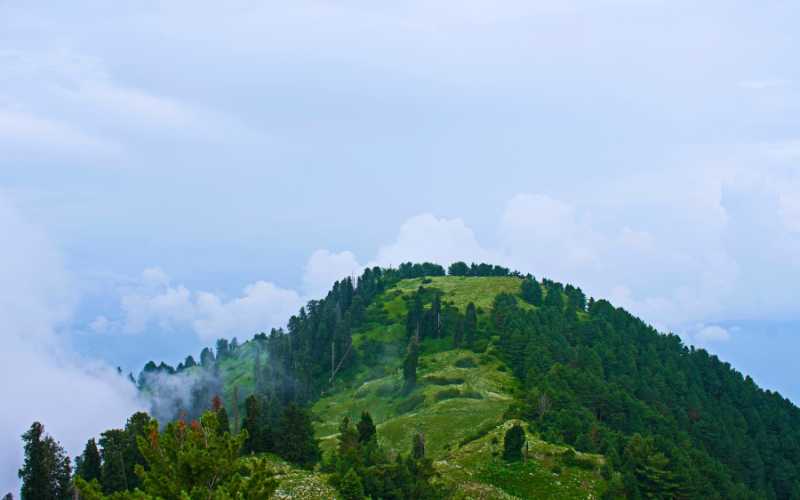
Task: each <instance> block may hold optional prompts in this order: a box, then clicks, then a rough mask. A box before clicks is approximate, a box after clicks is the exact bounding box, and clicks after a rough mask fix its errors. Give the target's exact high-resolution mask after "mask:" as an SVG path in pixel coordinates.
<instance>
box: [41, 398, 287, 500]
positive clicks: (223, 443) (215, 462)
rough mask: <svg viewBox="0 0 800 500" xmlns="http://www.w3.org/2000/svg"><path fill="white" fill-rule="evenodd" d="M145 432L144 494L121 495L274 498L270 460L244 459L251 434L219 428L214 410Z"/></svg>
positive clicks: (88, 489) (88, 492) (90, 490)
mask: <svg viewBox="0 0 800 500" xmlns="http://www.w3.org/2000/svg"><path fill="white" fill-rule="evenodd" d="M146 434H147V435H148V437H147V438H145V437H142V436H139V437H138V446H139V448H140V449H141V451H142V453H143V456H144V458H145V465H138V466H137V470H136V472H137V475H138V476H139V477H141V487H140V490H141V492H137V493H136V494H129V495H122V496H120V497H119V498H128V499H132V498H136V499H140V498H141V499H144V498H148V499H149V498H163V499H189V498H191V499H199V498H203V499H230V498H269V497H270V496H271V495H272V493H273V492H274V491H275V489H276V487H277V481H276V480H275V473H274V471H273V470H271V467H270V465H269V464H268V463H267V461H266V460H259V459H254V460H247V461H241V460H240V459H239V450H240V447H241V445H242V441H243V440H244V438H245V437H246V436H245V435H244V433H242V434H241V435H239V436H232V435H231V434H230V433H222V432H219V428H218V426H217V420H216V414H215V413H214V412H212V411H209V412H206V413H205V414H204V415H203V416H202V417H201V418H200V420H199V421H193V422H192V424H191V425H188V426H187V425H186V423H185V422H184V421H182V420H179V421H177V422H172V423H170V424H168V425H167V427H166V428H165V429H164V431H163V432H161V433H159V432H158V424H157V423H156V422H155V421H151V422H150V424H149V426H148V429H147V431H146ZM76 485H77V488H78V490H79V491H80V494H81V497H82V498H87V499H99V498H103V497H102V495H101V494H100V492H99V491H97V489H96V488H95V487H94V486H93V485H92V484H90V483H87V482H86V481H84V480H83V479H82V478H77V479H76ZM48 498H49V497H48ZM115 498H117V497H115Z"/></svg>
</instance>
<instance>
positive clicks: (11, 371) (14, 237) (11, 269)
mask: <svg viewBox="0 0 800 500" xmlns="http://www.w3.org/2000/svg"><path fill="white" fill-rule="evenodd" d="M0 234H4V235H7V236H8V237H7V238H6V239H5V240H4V244H3V245H1V246H0V262H2V263H3V265H2V266H0V342H2V345H3V354H4V356H3V362H2V363H0V379H2V380H3V383H2V384H0V399H2V401H4V402H5V404H4V409H3V418H2V419H0V491H2V492H3V493H5V492H6V491H12V490H16V487H17V474H16V472H17V469H18V468H19V467H20V465H21V463H22V446H21V440H20V435H21V434H22V433H23V432H25V431H26V430H27V428H28V427H29V426H30V424H31V423H32V422H34V421H36V420H38V421H40V422H42V423H43V424H44V425H45V429H46V430H47V431H48V432H49V433H51V434H52V435H53V436H54V437H55V438H56V439H58V440H60V441H61V443H62V444H63V445H64V446H65V447H66V449H67V450H68V452H69V454H70V455H71V456H73V457H74V456H75V454H77V453H80V452H81V451H82V450H83V445H84V444H85V440H86V439H88V438H89V437H92V436H96V435H97V434H98V433H99V432H101V431H103V430H106V429H108V428H111V427H115V426H119V425H121V424H122V423H124V421H125V419H126V418H127V417H128V416H130V414H131V413H133V412H134V411H136V410H137V409H139V408H140V407H141V405H140V403H139V401H137V399H136V394H135V390H134V388H133V387H132V386H131V384H129V383H128V382H127V381H126V380H124V379H123V378H122V377H119V376H118V375H117V374H116V371H114V370H112V369H111V368H109V367H108V366H105V365H104V364H102V363H99V362H97V361H93V360H87V359H81V358H79V357H77V356H75V355H74V354H73V353H71V352H70V349H69V347H68V344H67V343H66V342H64V339H63V338H62V336H61V335H60V334H59V332H58V328H59V326H60V325H62V324H63V323H64V322H65V321H66V320H67V319H68V318H69V315H70V312H71V310H72V307H73V304H74V301H75V297H73V295H72V293H71V292H70V289H71V286H70V278H69V276H68V275H67V273H66V272H65V271H64V268H63V265H62V263H61V260H60V257H59V254H58V252H57V251H56V250H55V249H54V248H53V247H52V245H51V244H50V242H49V241H48V239H47V238H46V236H45V235H44V234H43V233H42V232H40V231H39V230H38V229H37V228H36V227H33V226H31V225H30V224H28V223H26V222H25V221H24V220H23V219H21V218H20V216H19V215H18V213H17V212H16V210H15V209H14V207H12V206H11V205H10V204H9V203H8V202H7V201H6V200H5V199H4V198H2V197H0Z"/></svg>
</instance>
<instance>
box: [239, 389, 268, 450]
mask: <svg viewBox="0 0 800 500" xmlns="http://www.w3.org/2000/svg"><path fill="white" fill-rule="evenodd" d="M244 412H245V413H244V422H243V423H242V430H244V431H247V439H246V440H245V442H244V446H243V447H242V451H243V452H244V453H246V454H249V453H261V452H262V451H264V450H263V449H262V445H261V441H262V440H261V401H260V400H259V398H258V396H256V395H255V394H251V395H250V396H247V399H245V400H244Z"/></svg>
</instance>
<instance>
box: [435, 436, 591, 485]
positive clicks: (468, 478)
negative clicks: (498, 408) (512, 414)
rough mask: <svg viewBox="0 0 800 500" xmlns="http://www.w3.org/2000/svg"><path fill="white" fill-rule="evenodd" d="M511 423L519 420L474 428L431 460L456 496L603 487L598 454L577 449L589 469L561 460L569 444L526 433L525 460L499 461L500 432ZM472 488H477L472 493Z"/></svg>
mask: <svg viewBox="0 0 800 500" xmlns="http://www.w3.org/2000/svg"><path fill="white" fill-rule="evenodd" d="M515 423H519V424H521V423H522V422H520V421H516V420H509V421H506V422H504V423H503V424H501V425H497V426H495V427H494V428H493V429H491V430H488V431H487V429H480V431H481V433H482V435H480V436H479V437H476V438H475V439H472V440H470V441H469V442H467V443H465V444H462V445H461V446H460V447H458V448H457V449H455V450H453V451H452V452H451V453H450V454H449V455H448V456H446V457H444V458H443V459H441V460H439V461H437V462H436V466H437V468H438V469H439V471H440V472H441V473H442V476H441V477H442V479H443V481H445V482H446V483H448V484H450V485H451V486H452V487H453V488H455V489H456V490H457V491H458V494H457V495H456V498H525V499H527V498H531V499H532V498H536V499H539V498H542V499H547V498H553V499H555V498H559V499H560V498H567V499H570V498H575V499H578V498H580V499H585V498H599V496H600V493H601V492H602V490H603V489H604V488H605V482H604V481H603V479H602V477H601V476H600V473H599V471H598V469H599V467H600V465H602V463H603V458H602V457H601V456H599V455H592V454H584V453H578V454H577V456H578V457H579V459H580V460H581V461H583V462H587V463H592V464H595V465H596V467H593V468H590V469H587V468H584V467H578V466H572V465H565V464H563V460H562V456H563V454H564V452H565V451H566V450H568V449H569V448H567V447H563V446H558V445H553V444H550V443H545V442H544V441H541V440H539V439H538V438H537V437H536V436H535V435H534V434H531V433H526V437H527V442H528V452H527V458H526V460H525V461H523V462H513V463H508V462H506V461H504V460H503V459H502V447H503V436H504V435H505V432H506V430H508V429H509V428H510V427H511V426H512V425H514V424H515ZM523 427H524V425H523ZM559 469H560V471H559V472H556V471H558V470H559ZM476 483H477V484H476ZM473 490H482V491H483V493H482V494H481V495H480V496H478V495H475V494H474V493H471V492H472V491H473Z"/></svg>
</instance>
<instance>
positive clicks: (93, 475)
mask: <svg viewBox="0 0 800 500" xmlns="http://www.w3.org/2000/svg"><path fill="white" fill-rule="evenodd" d="M100 467H101V460H100V451H99V450H98V449H97V442H96V441H95V440H94V438H92V439H90V440H89V441H87V442H86V447H85V448H84V449H83V454H82V455H81V456H80V457H79V461H78V466H77V467H76V470H75V473H76V474H77V475H79V476H80V477H82V478H83V479H85V480H86V481H92V480H94V479H97V480H98V481H99V480H100Z"/></svg>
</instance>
